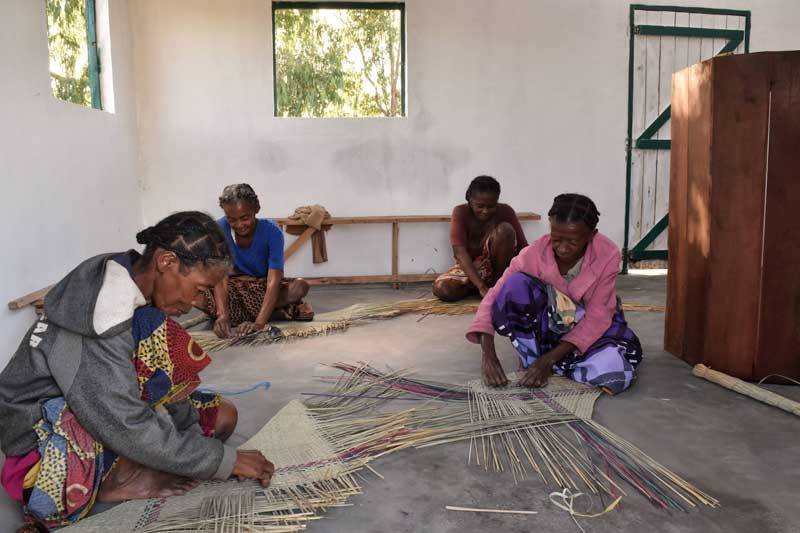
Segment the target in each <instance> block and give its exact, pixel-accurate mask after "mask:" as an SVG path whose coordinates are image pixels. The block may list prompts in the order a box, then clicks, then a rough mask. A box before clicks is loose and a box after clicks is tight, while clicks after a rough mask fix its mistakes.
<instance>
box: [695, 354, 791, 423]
mask: <svg viewBox="0 0 800 533" xmlns="http://www.w3.org/2000/svg"><path fill="white" fill-rule="evenodd" d="M692 374H694V375H695V376H697V377H699V378H703V379H706V380H708V381H710V382H712V383H716V384H717V385H720V386H722V387H725V388H726V389H730V390H732V391H734V392H738V393H739V394H742V395H744V396H748V397H750V398H752V399H754V400H758V401H759V402H762V403H765V404H767V405H772V406H773V407H777V408H778V409H783V410H784V411H786V412H787V413H791V414H793V415H796V416H800V402H796V401H794V400H791V399H789V398H786V397H785V396H781V395H780V394H775V393H774V392H771V391H768V390H767V389H764V388H761V387H759V386H758V385H754V384H752V383H747V382H746V381H742V380H741V379H739V378H735V377H733V376H729V375H728V374H725V373H723V372H719V371H717V370H712V369H710V368H708V367H707V366H706V365H702V364H698V365H694V368H693V369H692ZM768 377H769V376H768ZM765 379H766V378H765ZM787 379H788V378H787ZM790 381H791V380H790Z"/></svg>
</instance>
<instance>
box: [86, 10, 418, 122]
mask: <svg viewBox="0 0 800 533" xmlns="http://www.w3.org/2000/svg"><path fill="white" fill-rule="evenodd" d="M87 1H89V0H87ZM91 1H92V2H94V0H91ZM282 9H307V10H314V9H374V10H384V11H395V10H399V11H400V70H401V75H400V116H398V117H311V118H324V119H337V118H338V119H341V118H405V116H406V4H405V2H336V1H322V2H302V1H301V2H298V1H283V0H280V1H274V2H272V116H273V117H275V118H298V117H281V116H279V115H278V65H277V63H278V62H277V50H276V47H275V12H276V11H279V10H282Z"/></svg>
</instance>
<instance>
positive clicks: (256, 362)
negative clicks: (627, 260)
mask: <svg viewBox="0 0 800 533" xmlns="http://www.w3.org/2000/svg"><path fill="white" fill-rule="evenodd" d="M665 285H666V281H665V278H664V277H648V276H627V277H625V276H623V277H620V280H619V292H620V294H621V296H622V297H623V299H624V300H626V301H630V302H639V303H653V304H663V303H664V298H665ZM427 293H428V287H426V286H412V287H409V288H406V289H403V290H401V291H394V290H391V289H389V288H387V287H374V286H373V287H349V288H348V287H315V288H313V292H312V295H311V301H312V302H313V303H314V305H315V309H316V310H317V312H324V311H328V310H333V309H337V308H341V307H345V306H347V305H350V304H352V303H356V302H366V301H386V300H389V299H409V298H415V297H417V296H420V295H424V294H427ZM418 319H419V316H403V317H399V318H395V319H392V320H389V321H385V322H381V323H375V324H370V325H366V326H359V327H354V328H351V329H350V330H349V331H346V332H342V333H335V334H332V335H330V336H327V337H318V338H312V339H304V340H297V341H292V342H288V343H284V344H277V345H271V346H264V347H259V348H233V349H229V350H226V351H224V352H220V353H217V354H215V355H214V363H212V365H211V366H210V367H209V368H208V369H207V370H206V372H205V373H204V382H205V383H206V384H209V385H217V386H225V387H229V388H235V387H247V386H249V385H252V384H253V383H255V382H257V381H260V380H268V381H270V382H271V383H272V387H271V388H270V389H269V391H267V392H265V391H263V390H260V391H258V392H252V393H248V394H245V395H242V396H237V397H235V398H234V399H233V401H234V402H235V403H236V405H237V406H238V408H239V413H240V424H239V428H238V430H237V433H236V434H235V435H234V437H233V439H234V443H237V444H238V443H241V442H244V440H245V439H246V438H247V437H249V436H250V435H251V434H253V433H254V432H255V431H257V430H258V429H259V428H260V427H261V426H262V425H263V424H264V423H265V422H266V421H267V420H268V419H269V418H270V417H271V416H272V415H273V414H274V413H275V412H276V411H277V410H278V409H280V407H281V406H283V405H284V404H285V403H286V402H287V401H289V400H290V399H292V398H297V397H299V395H300V393H302V392H309V391H318V390H324V388H325V386H324V385H323V384H321V383H317V382H315V381H314V379H313V375H315V374H319V373H320V372H321V371H322V369H320V368H319V367H318V363H324V362H335V361H358V360H363V361H369V362H371V363H372V364H374V365H375V366H378V367H385V366H386V365H390V366H391V367H393V368H412V369H414V370H416V371H418V372H419V374H420V375H421V376H426V377H431V378H436V379H440V380H442V381H452V382H456V381H465V380H467V379H470V378H472V377H474V376H477V375H478V374H479V371H480V352H479V349H478V348H477V347H476V346H475V345H472V344H470V343H468V342H467V341H466V340H465V339H464V336H463V332H464V330H465V328H466V326H467V324H468V323H469V321H470V317H468V316H461V317H439V316H428V317H426V318H425V319H424V320H422V321H418ZM628 320H629V322H630V324H631V325H632V327H633V328H634V330H635V331H636V332H637V334H638V335H639V337H640V339H641V340H642V343H643V345H644V351H645V360H644V362H643V363H642V365H641V366H640V367H639V378H638V380H637V381H636V382H635V383H634V385H633V386H632V387H631V389H629V390H628V391H626V392H625V393H624V394H622V395H619V396H617V397H613V398H611V397H605V396H604V397H601V398H600V400H599V401H598V402H597V404H596V409H595V419H596V420H597V421H598V422H600V423H602V424H604V425H605V426H606V427H608V428H610V429H611V430H612V431H614V432H616V433H617V434H618V435H620V436H622V437H624V438H626V439H628V440H630V441H631V442H633V443H634V444H636V445H637V446H639V447H640V448H642V449H643V450H644V451H645V452H647V453H648V454H649V455H650V456H651V457H653V458H655V459H657V460H658V461H660V462H661V463H663V464H664V465H666V466H667V467H669V468H671V469H672V470H674V471H675V472H676V473H678V474H680V475H681V476H683V477H685V478H686V479H688V480H690V481H691V482H693V483H695V484H696V485H697V486H699V487H700V488H701V489H703V490H705V491H706V492H708V493H710V494H711V495H713V496H715V497H716V498H718V499H719V500H720V501H721V502H722V507H721V508H719V509H708V508H699V509H696V510H693V511H691V512H689V513H686V514H684V513H675V512H672V513H670V512H664V511H658V510H656V509H654V508H653V507H652V506H650V505H649V504H648V503H647V502H646V501H645V500H644V499H643V498H641V497H640V496H638V494H633V493H631V494H630V495H629V496H628V497H626V498H625V499H624V500H623V503H622V508H621V510H620V511H615V512H612V513H610V514H608V515H606V516H604V517H601V518H596V519H580V518H579V519H578V520H579V522H580V523H581V525H582V526H583V528H584V529H585V530H586V531H587V532H598V533H599V532H619V531H631V532H639V531H648V532H653V533H654V532H678V531H681V532H683V531H697V532H715V531H718V532H723V531H724V532H730V531H758V532H759V533H767V532H775V533H777V532H781V533H784V532H785V533H788V532H800V499H799V498H798V495H800V451H799V450H800V447H798V444H800V419H798V418H797V417H794V416H792V415H789V414H788V413H784V412H783V411H780V410H778V409H775V408H772V407H769V406H766V405H763V404H760V403H758V402H756V401H754V400H750V399H748V398H745V397H742V396H739V395H738V394H735V393H733V392H730V391H728V390H726V389H723V388H721V387H719V386H717V385H714V384H711V383H708V382H706V381H703V380H700V379H698V378H695V377H693V376H692V375H691V372H690V367H689V366H688V365H686V364H685V363H684V362H682V361H680V360H679V359H677V358H675V357H673V356H671V355H669V354H667V353H665V352H664V351H663V350H662V337H663V314H661V313H628ZM498 349H499V352H500V354H501V358H502V361H503V363H504V365H505V366H506V368H507V369H514V368H515V367H516V356H515V355H514V352H513V350H512V348H511V346H510V345H509V344H508V343H507V342H498ZM770 388H772V389H773V390H775V391H776V392H779V393H781V394H784V395H786V396H788V397H791V398H794V399H796V400H800V387H786V386H783V387H782V386H771V387H770ZM466 451H467V448H466V444H464V445H460V444H455V445H449V446H440V447H434V448H427V449H424V450H409V451H405V452H400V453H397V454H394V455H391V456H388V457H386V458H384V459H381V460H379V461H376V462H375V463H373V465H374V467H375V468H376V469H377V470H378V471H379V472H380V473H381V474H382V475H383V476H384V477H385V480H380V479H378V478H375V477H373V476H368V481H367V482H366V483H365V484H364V486H363V490H364V494H363V495H361V496H358V497H355V498H353V499H352V500H351V503H352V506H351V507H346V508H339V509H333V510H331V511H330V512H329V513H328V514H327V515H325V517H324V518H323V519H322V520H320V521H318V522H315V523H312V524H311V525H310V526H309V527H308V531H310V532H354V531H365V532H366V531H369V532H372V531H375V532H378V531H381V532H386V531H391V532H404V531H427V532H450V531H452V532H472V531H490V530H498V531H506V532H509V533H510V532H517V531H519V532H523V531H531V530H541V531H567V532H574V531H578V528H577V527H576V525H575V524H574V523H573V521H572V519H571V518H570V517H569V515H568V514H567V513H565V512H564V511H561V510H559V509H557V508H555V507H554V506H553V505H552V504H551V503H550V502H549V500H548V494H549V492H551V491H552V490H555V488H554V487H543V486H542V485H541V483H540V482H539V481H538V480H535V479H531V480H528V481H525V482H522V483H519V484H516V485H515V484H514V483H513V479H511V477H510V475H505V474H497V473H494V472H486V471H484V470H482V469H481V468H479V467H475V466H467V464H466V457H467V455H466ZM578 502H579V503H578V504H577V507H578V508H580V509H581V510H583V509H585V507H584V505H589V504H590V500H588V499H586V500H578ZM591 503H592V504H593V505H594V507H593V510H594V511H597V510H598V509H599V508H600V506H601V504H600V502H599V501H593V502H591ZM445 505H456V506H463V507H483V508H506V509H526V510H535V511H538V512H539V514H538V515H535V516H520V515H514V516H512V515H486V514H476V513H458V512H452V511H446V510H445ZM17 516H18V514H17V511H16V509H15V508H14V506H13V505H11V503H10V502H9V501H8V500H7V499H0V524H2V525H3V527H0V531H6V530H9V531H10V530H12V526H13V525H15V524H16V523H17V520H18V519H17Z"/></svg>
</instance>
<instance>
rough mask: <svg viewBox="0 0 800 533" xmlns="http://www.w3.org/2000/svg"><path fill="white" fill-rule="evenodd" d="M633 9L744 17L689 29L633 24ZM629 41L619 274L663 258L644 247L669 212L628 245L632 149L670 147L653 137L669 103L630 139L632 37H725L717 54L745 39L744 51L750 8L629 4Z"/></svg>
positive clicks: (663, 224)
mask: <svg viewBox="0 0 800 533" xmlns="http://www.w3.org/2000/svg"><path fill="white" fill-rule="evenodd" d="M636 11H667V12H674V13H696V14H707V15H731V16H740V17H744V19H745V26H744V30H722V29H716V28H688V27H680V26H651V25H642V24H640V25H636V24H635V19H634V14H635V12H636ZM629 33H630V40H629V43H628V46H629V48H628V136H627V137H626V143H625V166H626V173H625V242H624V246H623V248H622V273H623V274H626V273H627V272H628V262H629V261H640V260H643V259H666V258H667V250H647V249H646V248H647V247H648V246H650V245H651V244H653V242H655V240H656V238H657V237H658V236H659V235H660V234H661V233H662V232H664V231H665V230H666V229H667V226H668V224H669V214H666V215H664V216H663V217H662V218H661V219H660V220H659V221H658V222H657V223H656V224H655V226H653V227H652V228H650V230H649V231H648V232H647V233H646V234H645V235H644V236H643V237H642V238H641V239H640V240H639V241H638V242H637V243H636V244H634V245H633V246H632V247H629V246H630V241H629V239H630V224H631V218H630V215H631V213H630V210H631V152H632V148H633V147H634V146H635V147H636V148H638V149H640V150H669V149H670V146H671V144H672V143H671V141H669V140H668V139H653V135H655V134H656V132H658V130H660V129H661V127H662V126H664V124H666V122H667V121H668V120H669V118H670V113H671V106H667V107H666V109H664V111H662V112H661V114H660V115H658V117H656V119H655V120H653V122H652V123H651V124H650V125H649V126H647V128H645V130H644V131H643V132H642V134H641V135H639V137H637V138H636V140H635V141H634V140H633V68H634V67H633V66H634V57H633V54H634V52H633V51H634V38H635V37H636V36H637V35H665V36H674V37H708V38H713V39H728V42H727V44H725V46H723V47H722V49H721V50H720V51H719V52H717V54H716V55H720V54H726V53H729V52H733V51H734V50H736V48H737V47H738V46H739V45H740V44H742V41H744V52H745V53H748V52H749V51H750V11H739V10H735V9H711V8H702V7H677V6H651V5H642V4H631V7H630V32H629Z"/></svg>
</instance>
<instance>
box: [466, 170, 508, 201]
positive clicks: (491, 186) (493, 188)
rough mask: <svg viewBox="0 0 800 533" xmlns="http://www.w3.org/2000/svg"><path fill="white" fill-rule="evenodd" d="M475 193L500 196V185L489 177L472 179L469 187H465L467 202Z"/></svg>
mask: <svg viewBox="0 0 800 533" xmlns="http://www.w3.org/2000/svg"><path fill="white" fill-rule="evenodd" d="M476 192H493V193H495V194H496V195H497V196H500V183H498V182H497V180H496V179H494V178H493V177H491V176H478V177H477V178H475V179H473V180H472V181H471V182H470V184H469V187H467V194H466V197H467V202H469V199H470V198H471V197H472V195H473V194H475V193H476Z"/></svg>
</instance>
